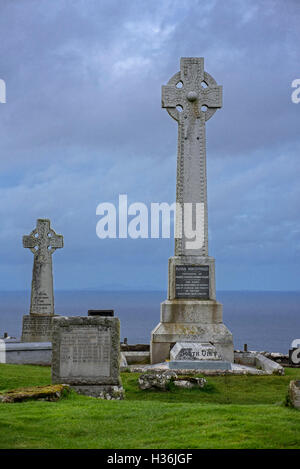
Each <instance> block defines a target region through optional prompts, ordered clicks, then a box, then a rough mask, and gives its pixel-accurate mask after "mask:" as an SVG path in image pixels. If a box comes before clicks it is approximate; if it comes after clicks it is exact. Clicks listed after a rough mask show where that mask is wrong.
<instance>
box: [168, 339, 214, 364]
mask: <svg viewBox="0 0 300 469" xmlns="http://www.w3.org/2000/svg"><path fill="white" fill-rule="evenodd" d="M170 359H171V360H175V361H179V360H184V361H187V360H188V361H190V360H197V361H212V360H214V361H220V360H222V357H221V356H220V354H219V353H218V352H217V349H216V347H215V346H214V345H212V344H211V343H209V342H202V343H201V342H176V344H175V345H174V347H173V348H172V349H171V352H170Z"/></svg>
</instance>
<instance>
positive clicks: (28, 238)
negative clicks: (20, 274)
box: [23, 235, 37, 249]
mask: <svg viewBox="0 0 300 469" xmlns="http://www.w3.org/2000/svg"><path fill="white" fill-rule="evenodd" d="M36 245H37V240H36V238H35V237H34V236H32V235H25V236H23V247H24V248H30V249H32V248H34V247H35V246H36Z"/></svg>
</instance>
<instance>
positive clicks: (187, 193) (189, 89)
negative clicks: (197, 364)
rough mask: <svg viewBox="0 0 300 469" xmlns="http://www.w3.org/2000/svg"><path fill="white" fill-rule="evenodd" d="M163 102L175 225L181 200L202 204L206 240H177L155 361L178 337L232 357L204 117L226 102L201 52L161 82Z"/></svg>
mask: <svg viewBox="0 0 300 469" xmlns="http://www.w3.org/2000/svg"><path fill="white" fill-rule="evenodd" d="M179 84H181V87H178V85H179ZM179 106H180V107H181V112H180V111H179V110H178V107H179ZM203 106H206V109H205V110H204V109H203ZM162 107H164V108H166V110H167V111H168V113H169V114H170V116H171V117H172V118H173V119H175V120H176V121H177V123H178V156H177V183H176V203H177V204H179V206H180V207H181V210H179V211H178V212H177V214H176V226H177V227H182V228H184V226H185V218H184V217H185V216H187V215H186V213H185V211H184V210H182V208H183V204H186V203H192V204H194V205H193V206H194V207H195V204H197V203H200V204H203V206H204V219H203V220H202V224H203V227H204V243H203V245H202V247H199V248H198V247H197V249H191V248H190V247H189V246H186V241H187V239H186V238H185V237H184V236H182V237H181V238H177V239H176V240H175V256H174V257H172V258H170V259H169V267H168V269H169V270H168V280H169V281H168V299H167V300H166V301H165V302H163V303H162V304H161V322H160V323H159V324H158V326H156V328H155V329H154V330H153V331H152V334H151V363H159V362H163V361H164V360H165V359H168V358H169V354H170V349H171V347H172V346H173V345H174V343H176V342H180V341H181V342H211V343H213V344H214V345H215V347H216V349H217V351H218V353H219V354H220V356H221V357H222V359H223V360H225V361H229V362H233V339H232V334H231V333H230V331H229V330H228V329H227V328H226V327H225V326H224V324H223V322H222V305H221V304H220V303H218V302H217V301H216V285H215V262H214V259H213V258H212V257H210V256H209V255H208V222H207V176H206V143H205V122H206V121H207V120H208V119H209V118H210V117H211V116H212V115H213V114H214V113H215V111H216V110H217V109H218V108H220V107H222V87H221V86H219V85H217V83H216V81H215V80H214V78H212V77H211V75H209V74H208V73H207V72H205V71H204V59H203V58H195V57H189V58H182V59H181V61H180V71H179V72H178V73H176V74H175V75H174V76H173V77H172V78H171V79H170V80H169V82H168V84H167V85H166V86H163V87H162ZM180 267H182V269H180ZM193 271H194V272H193ZM201 272H202V273H201Z"/></svg>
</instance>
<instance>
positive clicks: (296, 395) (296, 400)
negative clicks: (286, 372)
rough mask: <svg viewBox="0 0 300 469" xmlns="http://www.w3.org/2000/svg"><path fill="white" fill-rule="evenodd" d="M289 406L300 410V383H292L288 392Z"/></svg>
mask: <svg viewBox="0 0 300 469" xmlns="http://www.w3.org/2000/svg"><path fill="white" fill-rule="evenodd" d="M288 404H290V405H291V406H292V407H295V409H300V381H299V380H297V381H290V384H289V391H288Z"/></svg>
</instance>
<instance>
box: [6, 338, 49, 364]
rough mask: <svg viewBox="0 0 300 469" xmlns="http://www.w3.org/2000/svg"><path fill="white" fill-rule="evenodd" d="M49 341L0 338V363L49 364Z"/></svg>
mask: <svg viewBox="0 0 300 469" xmlns="http://www.w3.org/2000/svg"><path fill="white" fill-rule="evenodd" d="M51 356H52V345H51V342H43V343H40V342H31V343H19V342H11V343H9V342H7V343H5V342H4V341H1V340H0V363H11V364H16V365H51Z"/></svg>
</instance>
